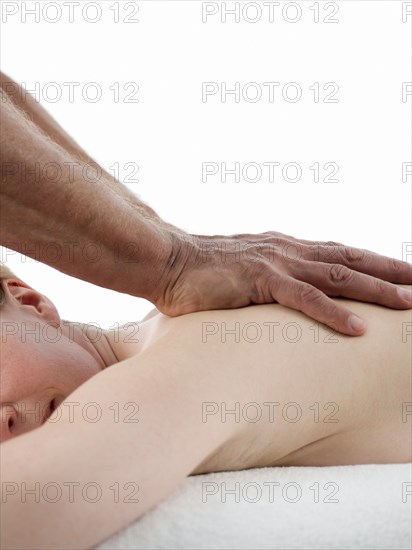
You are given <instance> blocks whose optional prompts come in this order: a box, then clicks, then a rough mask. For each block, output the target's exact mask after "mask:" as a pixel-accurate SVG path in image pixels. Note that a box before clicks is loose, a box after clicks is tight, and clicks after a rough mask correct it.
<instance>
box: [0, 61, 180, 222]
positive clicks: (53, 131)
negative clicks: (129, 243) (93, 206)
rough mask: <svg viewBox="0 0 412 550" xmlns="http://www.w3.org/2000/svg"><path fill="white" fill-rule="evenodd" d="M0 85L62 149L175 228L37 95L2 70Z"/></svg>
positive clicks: (131, 201)
mask: <svg viewBox="0 0 412 550" xmlns="http://www.w3.org/2000/svg"><path fill="white" fill-rule="evenodd" d="M0 87H1V88H2V90H3V92H4V93H5V94H7V97H8V99H10V100H11V102H12V103H13V105H15V106H16V107H17V108H18V109H19V110H21V111H23V112H24V113H25V115H26V116H27V118H28V119H29V120H31V121H32V122H33V123H34V124H35V125H36V126H37V128H39V129H40V130H41V131H42V132H43V133H44V134H45V135H46V136H48V137H49V138H51V139H52V141H54V142H55V143H56V144H57V145H60V147H61V148H62V149H65V150H66V151H67V153H69V155H71V156H72V157H74V158H75V159H77V160H79V161H81V162H82V163H83V164H93V165H95V166H96V167H97V168H98V169H99V170H101V171H102V172H103V174H104V181H103V183H105V184H106V185H109V186H110V187H111V188H112V189H113V191H115V192H116V193H117V194H118V195H119V196H120V197H122V198H123V199H124V200H125V201H126V202H128V203H129V204H130V206H132V207H133V208H135V209H136V210H138V211H141V212H142V213H144V215H146V217H148V218H152V219H155V220H156V222H157V223H158V224H159V225H162V226H164V227H169V228H174V229H176V227H175V226H172V225H170V224H167V223H166V222H164V221H163V220H162V219H161V218H159V216H158V215H157V214H156V212H155V211H154V210H153V209H152V208H150V207H149V206H148V205H147V204H145V203H143V202H141V201H139V200H138V199H137V198H136V196H135V195H134V194H133V193H132V192H131V191H129V189H128V188H127V187H126V186H125V185H122V184H121V183H120V182H119V181H117V180H116V179H115V178H114V177H113V176H112V175H110V174H109V173H108V172H107V171H106V170H104V169H103V168H102V167H101V166H99V165H98V164H97V163H96V162H95V161H94V160H93V159H92V158H91V156H90V155H88V154H87V153H86V152H85V151H84V150H83V149H82V148H81V147H80V146H79V144H78V143H76V142H75V141H74V139H73V138H71V137H70V136H69V134H68V133H67V132H65V131H64V129H63V128H62V127H61V126H60V124H58V122H57V121H56V120H55V119H54V118H53V117H51V116H50V115H49V113H48V112H47V111H46V109H44V108H43V107H42V105H41V104H40V103H38V102H37V101H36V100H35V98H34V97H33V96H32V95H31V94H30V93H29V92H27V91H26V90H25V89H24V88H23V87H22V86H21V85H20V84H17V82H15V81H14V80H13V79H12V78H10V77H9V76H8V75H6V74H4V73H3V72H1V71H0Z"/></svg>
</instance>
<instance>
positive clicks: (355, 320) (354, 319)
mask: <svg viewBox="0 0 412 550" xmlns="http://www.w3.org/2000/svg"><path fill="white" fill-rule="evenodd" d="M349 325H350V327H351V329H352V330H354V331H356V332H358V331H359V330H363V329H364V328H365V327H366V325H365V323H364V322H363V321H362V319H360V318H359V317H358V316H357V315H351V316H350V317H349Z"/></svg>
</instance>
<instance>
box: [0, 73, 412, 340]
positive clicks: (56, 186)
mask: <svg viewBox="0 0 412 550" xmlns="http://www.w3.org/2000/svg"><path fill="white" fill-rule="evenodd" d="M2 86H3V87H2V88H1V94H0V95H1V100H2V101H1V111H2V112H1V116H2V128H1V129H2V134H1V143H0V145H1V149H2V151H1V164H2V175H1V190H0V192H1V210H0V215H1V240H0V244H2V245H4V246H6V247H8V248H11V249H13V250H16V251H19V252H22V253H23V254H25V255H27V256H30V257H31V258H35V259H37V260H39V261H43V262H44V263H47V264H48V265H51V266H52V267H55V268H56V269H59V270H60V271H63V272H65V273H67V274H69V275H73V276H74V277H77V278H79V279H83V280H86V281H89V282H92V283H95V284H97V285H99V286H103V287H106V288H111V289H113V290H117V291H119V292H125V293H128V294H132V295H133V296H141V297H144V298H147V299H148V300H150V301H151V302H152V303H154V304H155V305H156V307H157V308H158V310H160V311H161V312H162V313H165V314H166V315H170V316H178V315H182V314H185V313H191V312H195V311H200V310H207V309H226V308H238V307H243V306H247V305H250V304H263V303H271V302H278V303H280V304H282V305H285V306H287V307H290V308H293V309H297V310H300V311H302V312H304V313H306V314H307V315H309V316H310V317H313V318H314V319H316V320H317V321H320V322H322V323H325V324H327V325H328V326H330V327H332V328H333V329H334V330H337V331H339V332H342V333H344V334H349V335H360V334H363V332H364V331H365V328H366V327H365V325H364V323H363V324H362V322H361V320H359V319H358V320H356V316H355V317H354V316H353V315H352V314H351V311H349V310H348V309H347V308H344V307H343V306H341V305H337V304H335V303H334V302H333V300H332V299H331V298H330V296H342V297H347V298H353V299H357V300H360V301H368V302H375V303H379V304H382V305H385V306H387V307H391V308H396V309H406V308H410V307H411V306H412V297H411V295H410V294H409V297H408V296H404V297H402V296H401V295H399V294H398V293H397V288H396V286H395V285H394V284H391V283H400V284H408V283H410V282H411V276H412V266H411V265H409V264H407V263H406V262H401V261H399V260H394V259H393V258H388V257H384V256H380V255H378V254H375V253H373V252H370V251H368V250H363V249H356V248H352V247H349V246H345V245H343V244H341V243H335V242H326V243H324V242H317V241H308V240H303V239H295V238H294V237H292V236H290V235H285V234H283V233H279V232H275V231H268V232H266V233H261V234H258V235H251V234H240V235H231V236H224V235H192V234H188V233H186V232H184V231H182V230H180V229H179V228H177V227H175V226H173V225H171V224H168V223H166V222H164V221H163V220H161V219H160V218H159V217H158V216H157V214H156V213H155V212H154V211H153V210H152V209H151V208H149V207H148V206H147V205H145V204H144V203H142V202H141V201H140V200H139V199H138V198H137V197H136V196H135V195H134V194H133V193H131V192H130V191H129V190H128V189H127V188H125V187H124V186H122V185H121V184H120V183H119V182H117V181H115V180H114V179H113V178H112V177H111V176H109V175H108V174H107V173H106V172H104V171H102V174H101V176H100V177H99V179H98V181H97V182H96V181H94V182H93V181H92V182H91V181H89V180H88V179H87V178H86V177H85V173H86V175H87V166H88V164H89V161H90V157H89V156H88V155H87V154H86V153H85V152H84V151H83V150H82V149H80V147H78V146H77V145H76V144H75V143H74V141H73V140H72V139H71V138H70V137H69V136H68V135H67V134H66V133H65V132H64V131H63V130H62V129H61V128H60V126H59V125H58V124H57V123H56V122H55V121H54V120H53V119H52V118H51V117H50V116H49V115H47V113H46V112H45V111H44V109H42V108H41V106H40V105H38V104H37V103H36V102H35V101H34V100H33V98H30V97H28V98H27V99H24V98H25V94H23V93H20V94H19V93H17V94H16V93H15V92H16V89H19V90H20V88H19V87H18V86H17V85H16V84H15V83H13V81H11V80H10V79H9V78H8V77H6V76H4V75H3V77H2ZM16 87H17V88H16ZM4 90H6V91H4ZM8 94H9V95H8ZM19 96H20V99H19ZM13 103H14V104H13ZM27 117H30V118H31V119H32V120H33V122H30V121H29V120H28V119H27ZM48 166H49V167H52V169H51V174H52V175H50V172H48V171H47V167H48ZM53 166H54V170H56V166H57V170H58V171H59V170H60V171H61V174H60V175H58V177H57V181H56V179H53V178H56V176H55V172H54V173H53ZM97 168H98V169H99V170H101V168H100V167H98V166H97ZM92 175H93V174H92ZM22 220H24V222H23V223H22ZM50 236H52V238H53V239H54V242H53V243H52V244H53V245H54V246H52V247H51V255H50V251H49V245H50ZM56 248H57V250H56ZM90 252H91V258H90V257H89V254H90ZM384 281H390V282H384ZM353 321H355V323H354V322H353Z"/></svg>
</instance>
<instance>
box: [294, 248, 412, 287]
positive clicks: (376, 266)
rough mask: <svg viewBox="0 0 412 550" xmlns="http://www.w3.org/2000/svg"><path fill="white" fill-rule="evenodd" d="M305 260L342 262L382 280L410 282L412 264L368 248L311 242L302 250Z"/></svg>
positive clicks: (401, 282)
mask: <svg viewBox="0 0 412 550" xmlns="http://www.w3.org/2000/svg"><path fill="white" fill-rule="evenodd" d="M302 257H303V258H304V259H305V260H311V261H316V262H325V263H333V264H342V265H344V266H347V267H350V268H351V269H354V270H356V271H360V272H362V273H366V274H367V275H373V276H374V277H377V278H379V279H383V280H384V281H391V282H392V283H399V284H412V264H409V263H408V262H402V261H401V260H396V259H395V258H390V257H388V256H381V255H380V254H376V253H375V252H371V251H370V250H366V249H361V248H353V247H350V246H345V245H343V244H340V243H330V244H324V243H319V244H312V245H309V246H307V247H305V250H302Z"/></svg>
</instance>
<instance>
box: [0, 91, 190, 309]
mask: <svg viewBox="0 0 412 550" xmlns="http://www.w3.org/2000/svg"><path fill="white" fill-rule="evenodd" d="M1 115H2V116H1V118H2V124H1V165H2V178H1V206H0V220H1V243H0V244H2V245H3V246H6V247H8V248H10V249H12V250H16V251H19V252H21V253H23V254H25V255H27V256H29V257H31V258H33V259H37V260H40V261H42V262H44V263H46V264H48V265H50V266H52V267H54V268H56V269H58V270H59V271H62V272H64V273H67V274H68V275H72V276H74V277H77V278H80V279H83V280H86V281H89V282H91V283H94V284H97V285H99V286H102V287H106V288H111V289H113V290H117V291H119V292H125V293H128V294H132V295H135V296H141V297H145V298H147V299H149V300H151V301H155V297H156V292H157V288H156V286H155V285H160V283H161V278H162V274H164V273H165V272H166V271H167V267H168V265H169V262H171V261H172V260H173V243H174V242H175V241H176V239H177V236H178V235H183V233H184V232H183V231H180V230H179V229H177V228H175V229H169V228H168V227H166V226H165V225H162V224H161V223H159V221H158V218H157V217H153V216H152V215H151V213H150V211H149V210H148V209H147V208H145V205H143V204H142V203H141V202H140V201H139V200H138V199H137V198H134V201H133V202H132V201H131V199H130V200H129V199H127V198H125V197H124V196H122V195H121V194H120V193H117V192H116V191H115V189H114V187H113V181H111V180H110V179H109V178H107V177H106V176H104V175H102V177H100V178H99V179H98V180H97V181H94V178H93V175H94V174H90V172H88V171H87V166H86V165H85V163H84V162H83V161H80V160H79V159H78V158H75V157H73V156H72V155H71V154H69V153H68V152H67V151H66V150H65V149H64V148H63V147H61V146H59V145H58V144H56V143H55V142H54V141H52V140H51V139H49V138H48V137H47V136H46V135H45V134H44V133H42V132H41V131H40V130H39V129H38V128H37V127H36V126H35V125H34V124H32V123H31V122H30V121H29V120H27V118H26V117H25V116H23V115H22V113H21V112H20V111H19V110H18V109H16V108H15V107H14V106H13V105H12V104H11V103H10V101H7V98H4V94H3V97H2V102H1ZM16 220H20V223H16ZM52 242H53V243H54V245H53V246H52V247H51V246H50V245H51V243H52Z"/></svg>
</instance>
